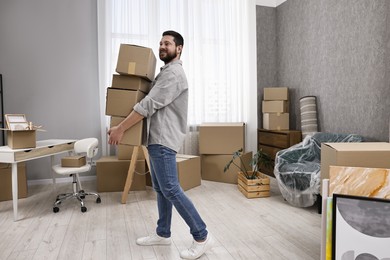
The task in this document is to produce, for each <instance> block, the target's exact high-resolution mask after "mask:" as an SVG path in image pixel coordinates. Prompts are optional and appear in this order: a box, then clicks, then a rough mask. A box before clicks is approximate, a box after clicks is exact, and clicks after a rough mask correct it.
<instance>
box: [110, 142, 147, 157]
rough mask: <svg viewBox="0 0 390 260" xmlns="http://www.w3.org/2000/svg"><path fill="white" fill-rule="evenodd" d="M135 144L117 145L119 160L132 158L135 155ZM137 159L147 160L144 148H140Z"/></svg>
mask: <svg viewBox="0 0 390 260" xmlns="http://www.w3.org/2000/svg"><path fill="white" fill-rule="evenodd" d="M134 147H135V146H134V145H126V144H119V145H117V146H116V156H117V157H118V160H131V156H132V155H133V150H134ZM137 160H145V155H144V152H143V151H142V149H138V157H137Z"/></svg>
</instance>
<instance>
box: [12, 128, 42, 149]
mask: <svg viewBox="0 0 390 260" xmlns="http://www.w3.org/2000/svg"><path fill="white" fill-rule="evenodd" d="M36 140H37V137H36V130H15V131H11V130H8V131H7V145H8V146H9V147H10V148H12V149H26V148H35V147H36V145H37V144H36Z"/></svg>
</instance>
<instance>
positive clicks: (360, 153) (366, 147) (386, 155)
mask: <svg viewBox="0 0 390 260" xmlns="http://www.w3.org/2000/svg"><path fill="white" fill-rule="evenodd" d="M329 166H353V167H368V168H390V143H386V142H361V143H322V144H321V180H322V179H329Z"/></svg>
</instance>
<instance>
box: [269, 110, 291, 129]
mask: <svg viewBox="0 0 390 260" xmlns="http://www.w3.org/2000/svg"><path fill="white" fill-rule="evenodd" d="M289 115H290V114H289V113H264V114H263V128H264V129H267V130H288V129H289V127H290V117H289Z"/></svg>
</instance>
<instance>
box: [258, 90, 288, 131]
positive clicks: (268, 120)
mask: <svg viewBox="0 0 390 260" xmlns="http://www.w3.org/2000/svg"><path fill="white" fill-rule="evenodd" d="M262 112H263V128H264V129H266V130H288V129H289V127H290V125H289V121H290V120H289V115H290V114H289V99H288V88H286V87H276V88H264V100H263V102H262Z"/></svg>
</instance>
